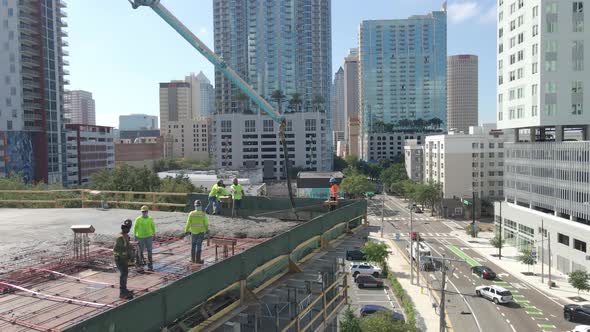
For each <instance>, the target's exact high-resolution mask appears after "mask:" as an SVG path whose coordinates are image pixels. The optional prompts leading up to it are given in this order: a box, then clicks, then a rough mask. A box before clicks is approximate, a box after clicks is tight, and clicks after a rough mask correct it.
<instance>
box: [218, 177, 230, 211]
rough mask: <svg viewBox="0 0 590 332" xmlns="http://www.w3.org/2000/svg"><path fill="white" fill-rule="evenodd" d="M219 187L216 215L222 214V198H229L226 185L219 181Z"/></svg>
mask: <svg viewBox="0 0 590 332" xmlns="http://www.w3.org/2000/svg"><path fill="white" fill-rule="evenodd" d="M219 182H220V183H219V187H218V188H217V212H216V214H221V207H222V205H221V198H222V197H225V196H228V194H227V190H226V189H225V183H223V181H219Z"/></svg>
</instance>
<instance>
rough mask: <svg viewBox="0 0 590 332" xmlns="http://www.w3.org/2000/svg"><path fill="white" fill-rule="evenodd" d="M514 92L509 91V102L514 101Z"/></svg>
mask: <svg viewBox="0 0 590 332" xmlns="http://www.w3.org/2000/svg"><path fill="white" fill-rule="evenodd" d="M515 96H516V92H515V91H514V89H512V90H510V92H509V98H508V99H509V100H514V99H515V98H516V97H515Z"/></svg>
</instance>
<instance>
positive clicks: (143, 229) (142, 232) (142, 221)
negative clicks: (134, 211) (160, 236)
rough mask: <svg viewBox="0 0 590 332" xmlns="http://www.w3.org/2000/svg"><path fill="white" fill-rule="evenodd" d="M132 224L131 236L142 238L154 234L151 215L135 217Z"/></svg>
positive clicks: (154, 226) (154, 228)
mask: <svg viewBox="0 0 590 332" xmlns="http://www.w3.org/2000/svg"><path fill="white" fill-rule="evenodd" d="M134 224H135V225H134V226H133V236H135V237H136V238H138V239H144V238H148V237H152V236H154V235H156V225H155V224H154V219H152V217H147V218H144V217H143V216H139V217H137V219H135V223H134Z"/></svg>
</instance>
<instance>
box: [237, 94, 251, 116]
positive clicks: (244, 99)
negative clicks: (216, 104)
mask: <svg viewBox="0 0 590 332" xmlns="http://www.w3.org/2000/svg"><path fill="white" fill-rule="evenodd" d="M234 98H235V101H237V102H238V105H240V111H241V112H242V113H246V105H248V100H249V99H250V98H249V97H248V96H247V95H246V94H245V93H243V92H242V91H238V93H237V94H236V96H235V97H234Z"/></svg>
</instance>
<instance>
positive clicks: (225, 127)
mask: <svg viewBox="0 0 590 332" xmlns="http://www.w3.org/2000/svg"><path fill="white" fill-rule="evenodd" d="M221 132H222V133H231V120H221Z"/></svg>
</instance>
